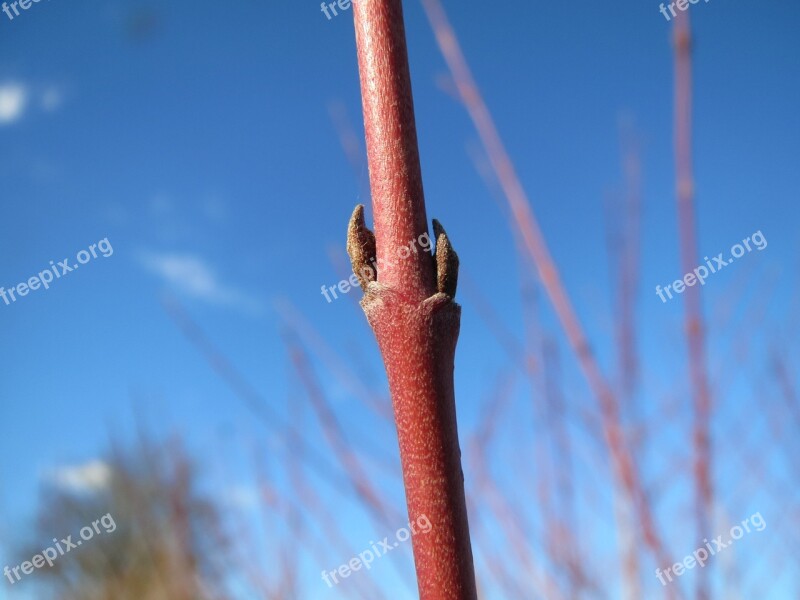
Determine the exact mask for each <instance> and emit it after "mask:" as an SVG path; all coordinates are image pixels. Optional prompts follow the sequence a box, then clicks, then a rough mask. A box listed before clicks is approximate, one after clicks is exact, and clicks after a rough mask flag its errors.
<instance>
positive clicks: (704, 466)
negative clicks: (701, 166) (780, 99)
mask: <svg viewBox="0 0 800 600" xmlns="http://www.w3.org/2000/svg"><path fill="white" fill-rule="evenodd" d="M674 42H675V168H676V178H677V195H678V224H679V231H680V254H681V267H682V270H683V272H684V273H689V272H690V271H691V270H692V269H693V268H694V267H695V266H696V265H697V262H698V261H697V235H696V231H695V230H696V223H695V213H694V175H693V172H692V58H691V35H690V31H689V17H688V15H687V14H686V13H685V12H681V13H680V14H679V15H678V16H677V17H676V18H675V40H674ZM684 321H685V326H686V337H687V343H688V348H689V374H690V379H691V387H692V403H693V405H694V411H695V423H694V476H695V486H696V487H695V489H696V500H695V502H696V506H695V509H696V511H697V535H698V537H699V536H705V535H708V531H709V528H710V527H711V511H712V510H713V505H714V496H713V487H712V482H711V443H710V440H709V436H710V421H711V394H710V393H709V387H708V373H707V370H706V354H705V352H706V350H705V325H704V323H703V308H702V300H701V297H700V286H699V285H694V286H691V287H688V286H687V288H686V313H685V317H684ZM708 573H709V571H708V569H702V570H701V571H700V572H699V573H698V574H697V579H696V582H697V588H696V597H697V599H698V600H706V599H707V598H708V597H709V592H708Z"/></svg>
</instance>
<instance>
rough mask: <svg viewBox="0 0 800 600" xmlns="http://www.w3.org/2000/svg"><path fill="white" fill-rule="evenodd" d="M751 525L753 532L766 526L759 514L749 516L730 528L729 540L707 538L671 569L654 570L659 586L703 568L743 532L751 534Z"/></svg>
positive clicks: (742, 534) (720, 537) (741, 535)
mask: <svg viewBox="0 0 800 600" xmlns="http://www.w3.org/2000/svg"><path fill="white" fill-rule="evenodd" d="M751 525H752V527H753V529H754V530H755V531H764V529H765V528H766V526H767V522H766V521H765V520H764V517H762V516H761V513H760V512H757V513H755V514H753V515H750V516H749V517H747V518H746V519H745V520H744V521H742V524H741V525H734V526H733V527H731V530H730V532H729V534H730V538H728V539H727V540H723V539H722V538H723V537H724V536H722V535H719V536H717V537H716V538H714V539H713V540H711V541H710V542H709V541H708V539H707V538H706V539H704V540H703V543H704V544H705V546H704V547H701V548H698V549H697V550H695V551H694V552H692V553H691V554H687V555H686V556H685V557H684V559H683V560H682V561H681V562H677V563H675V564H674V565H672V566H671V567H667V568H666V569H664V571H661V569H656V577H657V578H658V580H659V581H660V582H661V585H667V583H671V582H672V575H673V574H674V575H675V577H680V576H681V575H683V574H684V573H685V572H686V571H687V570H688V569H694V568H695V566H696V565H700V566H701V567H705V566H706V561H707V560H708V559H709V557H711V556H714V555H715V554H717V553H718V552H721V551H722V550H724V549H725V548H727V547H728V546H730V545H732V544H733V542H735V541H736V540H739V539H741V538H742V537H743V536H744V534H745V532H746V533H751V532H752V531H751V529H750V526H751ZM665 577H666V579H665ZM667 580H669V581H667Z"/></svg>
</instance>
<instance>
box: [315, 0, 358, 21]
mask: <svg viewBox="0 0 800 600" xmlns="http://www.w3.org/2000/svg"><path fill="white" fill-rule="evenodd" d="M351 5H352V0H337V2H328V4H327V5H326V4H325V2H323V3H322V12H324V13H325V16H326V17H328V21H330V20H331V19H332V18H333V17H331V12H332V13H333V16H334V17H338V16H339V13H338V12H336V7H337V6H338V7H339V10H341V11H342V12H344V11H346V10H347V9H348V8H350V6H351ZM329 10H330V12H329Z"/></svg>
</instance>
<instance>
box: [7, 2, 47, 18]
mask: <svg viewBox="0 0 800 600" xmlns="http://www.w3.org/2000/svg"><path fill="white" fill-rule="evenodd" d="M40 1H41V0H17V1H16V2H11V3H7V2H3V6H2V10H3V12H4V13H6V16H7V17H8V19H9V20H10V21H13V20H14V17H15V16H17V17H18V16H19V10H18V9H17V5H19V7H20V8H21V9H22V10H28V9H29V8H30V7H31V3H33V4H38V3H39V2H40ZM12 10H13V11H14V14H13V15H12V14H11V11H12Z"/></svg>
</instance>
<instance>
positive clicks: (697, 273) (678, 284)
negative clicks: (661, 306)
mask: <svg viewBox="0 0 800 600" xmlns="http://www.w3.org/2000/svg"><path fill="white" fill-rule="evenodd" d="M750 242H753V247H755V249H756V250H759V251H761V250H763V249H764V248H766V247H767V238H765V237H764V234H763V233H761V230H760V229H759V230H758V231H756V232H755V233H754V234H753V235H751V236H750V237H746V238H745V239H743V240H742V243H741V244H734V246H733V247H732V248H731V256H730V258H729V259H727V260H725V259H724V258H723V256H722V255H723V252H720V253H719V254H717V255H716V256H715V257H714V262H713V264H712V262H711V261H710V260H709V258H708V257H707V256H704V257H703V260H704V261H706V265H708V268H706V265H700V266H699V267H697V268H696V269H695V270H694V271H692V272H691V273H686V275H684V276H683V279H676V280H675V281H673V282H672V283H670V284H669V285H667V286H666V287H665V288H664V289H661V286H660V285H657V286H656V294H657V295H658V297H659V298H661V302H666V301H667V298H665V297H664V294H665V293H666V294H667V296H669V299H670V300H672V292H675V293H676V294H682V293H683V291H684V290H685V289H686V288H687V287H692V286H693V285H695V284H697V282H698V281H699V282H700V285H705V284H706V278H707V277H708V276H709V275H710V274H713V273H716V272H717V271H719V270H721V269H723V268H724V267H727V266H728V265H729V264H731V263H732V262H733V261H735V260H736V259H737V258H741V257H742V256H744V254H745V251H747V252H752V251H753V247H751V246H750ZM670 288H672V291H670Z"/></svg>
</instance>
